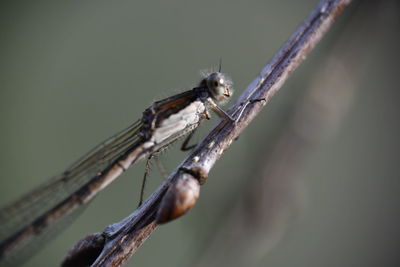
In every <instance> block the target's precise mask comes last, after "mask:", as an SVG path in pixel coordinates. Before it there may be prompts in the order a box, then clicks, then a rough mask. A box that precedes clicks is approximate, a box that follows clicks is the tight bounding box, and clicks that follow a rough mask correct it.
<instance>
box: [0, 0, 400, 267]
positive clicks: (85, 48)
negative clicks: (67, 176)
mask: <svg viewBox="0 0 400 267" xmlns="http://www.w3.org/2000/svg"><path fill="white" fill-rule="evenodd" d="M317 2H318V1H315V0H314V1H311V0H302V1H287V0H286V1H282V0H281V1H278V0H274V1H272V0H270V1H257V0H256V1H216V2H215V1H207V0H205V1H190V2H189V1H158V2H153V1H127V0H125V1H64V2H57V1H2V2H1V4H0V36H1V42H0V73H1V74H0V125H1V128H0V129H1V131H0V148H1V149H0V169H1V179H0V190H1V192H0V204H1V205H5V204H6V203H9V202H10V201H12V200H15V199H16V198H17V197H18V196H19V195H21V194H23V193H24V192H27V191H28V190H29V189H31V188H33V187H34V186H35V185H38V184H40V183H42V182H43V181H45V180H47V179H48V178H50V177H51V176H53V175H55V174H58V173H60V172H62V171H63V170H64V169H65V168H66V167H67V166H68V165H70V164H71V163H73V162H74V161H75V160H77V159H78V158H80V157H81V156H82V155H83V154H85V153H86V152H87V151H89V150H90V149H91V148H92V147H94V146H95V145H97V144H98V143H100V142H101V141H102V140H104V139H106V138H107V137H109V136H111V135H113V134H114V133H116V132H118V131H120V130H121V129H123V128H124V127H126V126H128V125H129V124H130V123H131V122H133V121H135V120H136V119H138V118H139V117H140V116H141V112H142V111H143V110H144V109H145V108H146V107H148V106H149V105H150V104H151V103H152V102H153V101H154V100H158V99H160V98H163V97H166V96H169V95H171V94H174V93H177V92H180V91H183V90H187V89H190V88H192V87H193V85H194V84H195V83H196V82H197V81H198V80H199V79H200V74H199V73H200V70H204V69H212V68H214V69H216V68H217V67H218V63H219V60H220V58H222V62H223V67H222V68H223V69H222V70H223V71H224V72H226V73H228V74H229V75H230V76H231V77H232V79H233V81H234V84H235V94H236V96H235V98H236V97H237V96H238V95H239V94H240V93H241V92H242V91H243V90H244V88H246V86H247V85H248V84H249V83H250V82H251V81H252V79H253V78H254V77H255V76H256V75H257V74H258V72H259V71H260V70H261V68H262V67H263V66H264V65H265V64H266V63H267V62H268V60H269V59H270V58H271V57H272V56H273V55H274V53H275V52H276V51H277V50H278V49H279V48H280V47H281V46H282V44H283V43H284V42H285V41H286V40H287V39H288V38H289V36H290V35H291V34H292V32H293V31H294V30H295V29H296V27H297V26H298V25H299V24H300V23H301V22H302V21H303V19H305V18H306V16H307V15H308V14H309V12H310V11H311V10H312V9H313V8H314V6H315V5H316V4H317ZM399 11H400V9H399V3H398V1H396V0H382V1H378V0H376V1H355V2H354V3H353V5H352V6H351V7H350V8H348V9H347V10H345V12H344V13H343V15H342V16H341V17H339V19H338V21H337V23H336V24H335V25H334V27H333V28H332V29H331V31H330V32H329V33H328V34H327V36H326V37H325V38H324V39H323V40H322V42H321V43H320V44H319V45H318V46H317V48H316V49H315V51H313V52H312V53H311V55H310V56H309V57H308V59H307V60H306V61H305V62H304V63H303V64H302V65H301V66H300V68H299V69H298V70H297V71H296V72H295V73H294V74H293V75H292V77H291V78H290V79H289V81H288V82H287V83H286V84H285V85H284V87H283V88H282V90H281V91H280V92H279V94H278V95H276V96H275V97H274V98H273V99H272V101H271V103H270V104H269V105H268V106H267V107H266V108H265V109H264V111H263V112H262V113H261V114H260V116H259V117H257V118H256V120H255V121H254V123H253V124H251V125H250V126H249V127H248V129H246V131H245V132H244V133H243V134H242V135H241V137H240V138H239V139H238V140H237V141H236V142H235V143H234V144H233V145H232V146H231V148H230V149H229V150H228V151H227V152H226V153H225V154H224V156H223V158H222V159H221V160H220V161H219V162H218V163H217V165H216V166H215V168H214V169H213V170H212V172H211V174H210V178H209V179H208V181H207V183H206V184H205V185H204V186H203V187H202V189H201V190H202V191H201V198H200V199H199V201H198V203H197V205H196V206H195V208H194V209H193V210H192V211H190V213H188V214H187V216H184V217H183V218H181V219H179V220H177V221H174V222H172V223H170V224H167V225H164V226H161V227H159V228H158V230H157V231H156V232H155V233H154V234H153V235H152V236H151V237H150V238H149V240H147V241H146V242H145V243H144V245H143V246H142V247H141V248H140V249H139V251H138V253H136V255H134V257H133V258H132V259H131V260H130V261H129V262H128V264H127V266H158V265H161V264H162V266H165V267H166V266H206V265H207V266H399V262H400V255H399V250H398V249H399V244H400V231H399V227H398V226H399V225H400V205H399V203H400V181H399V180H400V167H399V148H400V146H399V143H400V142H399V136H400V119H399V111H400V105H398V99H399V96H400V93H399V89H400V88H399V85H398V77H399V74H400V73H399V67H398V60H399V59H400V57H399V47H400V41H399V40H400V39H399V32H400V27H399V26H400V16H399V14H400V12H399ZM233 101H234V100H233ZM233 101H232V102H231V103H233ZM228 106H229V104H228ZM215 123H216V120H214V121H212V122H210V123H208V122H207V123H206V124H205V125H204V126H203V127H202V129H201V130H200V131H199V133H198V134H197V137H196V138H197V139H198V140H199V139H201V138H202V136H204V134H206V133H207V131H208V130H209V129H210V127H212V125H213V124H215ZM178 148H179V145H175V146H172V147H171V148H170V149H169V150H168V151H167V153H164V154H163V155H162V157H161V161H162V162H163V163H164V165H165V166H166V167H167V169H168V170H173V169H174V167H175V166H176V164H177V163H179V162H180V161H181V160H182V159H183V158H184V157H185V154H184V153H183V152H180V151H179V149H178ZM143 170H144V164H143V162H142V163H139V164H137V165H136V166H134V167H133V168H132V169H131V170H129V171H128V172H127V173H125V174H124V175H123V176H122V177H120V178H119V179H118V180H117V181H115V182H114V183H113V184H112V185H111V186H109V187H108V188H107V189H105V190H104V191H103V192H102V193H101V194H100V195H99V196H98V197H96V199H95V200H94V201H92V203H91V204H90V206H89V207H88V208H87V209H86V211H85V212H84V213H83V214H82V215H81V216H80V217H79V218H78V219H77V220H76V221H75V222H74V223H73V224H72V225H71V227H69V228H67V229H66V230H65V231H64V232H63V233H62V234H61V235H59V236H58V237H57V238H56V239H55V240H53V241H51V242H49V244H47V246H46V247H45V248H44V249H43V250H42V251H41V252H40V253H38V254H37V255H35V256H34V257H33V258H32V260H30V261H29V262H27V264H26V265H25V266H57V265H58V264H59V263H60V261H61V259H62V258H63V257H64V255H65V253H66V252H67V250H68V249H69V248H70V247H71V246H72V245H73V244H74V243H75V242H76V241H77V240H79V239H80V238H81V237H83V236H85V235H86V234H88V233H92V232H97V231H101V230H102V229H103V228H104V227H105V226H106V225H108V224H110V223H113V222H116V221H119V220H121V219H122V218H124V217H125V216H127V215H128V214H130V213H131V212H132V211H133V210H134V209H135V207H136V205H137V202H138V197H139V191H140V190H139V187H140V182H141V179H142V175H143ZM162 180H163V178H162V177H161V175H160V174H159V172H158V171H157V169H156V168H154V170H153V171H152V172H151V176H150V183H149V185H148V186H147V195H149V194H150V193H151V192H152V191H153V190H154V189H155V188H156V187H157V185H159V184H160V183H161V182H162Z"/></svg>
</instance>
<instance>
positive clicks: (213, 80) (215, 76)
mask: <svg viewBox="0 0 400 267" xmlns="http://www.w3.org/2000/svg"><path fill="white" fill-rule="evenodd" d="M205 80H206V85H207V88H208V90H210V94H211V97H212V98H213V99H214V100H216V101H217V102H221V103H223V102H225V101H227V100H228V99H229V98H230V97H231V96H232V94H233V88H232V85H233V83H232V81H231V79H229V78H228V77H226V76H225V75H224V74H223V73H221V72H213V73H211V74H210V75H208V76H207V78H205Z"/></svg>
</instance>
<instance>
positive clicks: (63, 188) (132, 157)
mask: <svg viewBox="0 0 400 267" xmlns="http://www.w3.org/2000/svg"><path fill="white" fill-rule="evenodd" d="M231 95H232V82H231V81H230V79H228V78H227V77H226V76H225V75H223V74H222V73H220V72H214V73H211V74H210V75H208V76H207V77H205V78H204V79H202V80H201V81H200V83H199V84H198V86H197V87H195V88H193V89H192V90H189V91H186V92H183V93H181V94H177V95H174V96H171V97H169V98H166V99H163V100H160V101H157V102H155V103H154V104H153V105H152V106H150V107H149V108H147V109H146V110H145V111H144V112H143V116H142V118H141V119H140V120H138V121H136V122H135V123H133V124H132V125H131V126H129V127H128V128H127V129H125V130H124V131H122V132H120V133H118V134H117V135H115V136H113V137H111V138H110V139H108V140H107V141H105V142H103V143H102V144H100V145H99V146H98V147H97V148H95V149H94V150H93V151H92V152H90V153H89V154H87V155H86V156H84V157H83V158H82V159H80V160H79V161H77V162H76V163H75V164H73V165H72V166H70V167H69V168H68V169H67V170H66V171H65V172H63V173H62V174H61V175H59V176H57V177H54V178H53V179H51V180H50V181H49V182H47V183H46V184H44V185H42V186H40V187H39V188H37V189H35V190H33V191H31V192H30V193H28V194H27V195H25V196H24V197H22V198H21V199H19V200H18V201H16V202H15V203H13V204H11V205H9V206H7V207H5V208H3V209H1V210H0V226H1V227H0V242H1V243H0V264H2V265H3V264H7V263H9V262H12V263H15V261H21V260H23V257H24V256H25V257H26V255H24V254H27V251H30V252H32V250H35V249H38V248H39V247H41V245H38V242H40V241H42V239H43V238H44V237H45V236H48V235H55V234H56V232H58V230H59V229H58V228H57V227H56V225H59V224H61V223H62V222H64V223H65V222H66V221H68V220H67V219H68V217H71V216H68V215H71V214H74V213H76V211H78V210H79V208H80V207H82V206H83V204H86V203H88V202H89V201H90V200H91V199H92V198H93V197H94V196H95V195H96V194H97V193H98V192H99V191H100V190H102V189H103V188H105V187H106V186H107V185H108V184H110V183H111V182H112V181H113V180H114V179H116V178H117V177H118V176H119V175H120V174H121V173H123V172H124V171H126V170H127V169H128V168H129V167H130V166H131V165H132V164H134V163H135V162H137V161H138V160H139V159H141V158H144V157H151V156H152V155H154V154H156V153H158V152H159V151H160V150H162V149H164V148H165V147H167V146H168V145H169V144H171V143H173V142H174V141H176V140H177V139H179V138H180V137H182V136H184V135H187V134H189V133H191V132H192V131H193V130H194V129H196V128H197V127H198V126H199V124H200V122H201V121H202V120H203V119H209V118H210V114H209V112H208V110H209V109H212V110H214V111H215V112H216V113H217V114H218V115H219V116H220V117H224V118H226V119H228V120H232V118H231V117H230V116H229V115H228V114H226V113H225V112H224V111H223V110H222V109H221V108H220V107H219V106H218V105H217V103H221V102H224V101H226V100H227V99H229V97H230V96H231ZM186 144H187V142H184V145H186ZM55 229H56V230H55ZM50 232H53V233H50Z"/></svg>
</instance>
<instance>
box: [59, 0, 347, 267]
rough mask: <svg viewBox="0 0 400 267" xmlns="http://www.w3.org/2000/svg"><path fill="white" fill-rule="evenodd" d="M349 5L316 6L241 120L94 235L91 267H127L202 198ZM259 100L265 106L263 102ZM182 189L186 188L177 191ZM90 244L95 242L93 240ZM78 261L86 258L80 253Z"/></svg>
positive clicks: (343, 0) (247, 96)
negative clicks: (217, 170) (201, 190)
mask: <svg viewBox="0 0 400 267" xmlns="http://www.w3.org/2000/svg"><path fill="white" fill-rule="evenodd" d="M349 3H350V0H323V1H321V2H320V3H319V4H318V6H317V7H316V8H315V10H314V11H313V12H312V13H311V14H310V16H309V17H308V18H307V19H306V20H305V21H304V23H303V24H302V25H301V26H300V27H299V28H298V29H297V31H296V32H295V33H294V34H293V35H292V36H291V38H290V39H289V40H288V41H287V42H286V44H285V45H284V46H283V47H282V48H281V49H280V50H279V51H278V53H277V54H276V55H275V56H274V58H273V59H272V60H271V62H270V63H269V64H267V65H266V66H265V67H264V69H263V70H262V71H261V72H260V74H259V75H258V77H256V79H255V80H254V81H253V82H252V83H251V84H250V85H249V86H248V87H247V89H246V90H245V91H244V92H243V94H242V95H241V96H240V97H239V99H238V101H237V103H236V104H235V105H234V106H233V107H232V108H231V109H230V112H229V113H230V114H233V115H237V114H240V118H239V119H238V120H237V121H236V122H232V121H228V120H223V121H221V122H220V123H219V124H218V125H217V126H216V127H215V128H214V129H213V130H212V131H211V132H210V133H209V135H208V136H207V137H206V138H205V139H204V140H203V141H202V142H201V143H200V144H199V145H198V146H197V147H196V148H195V149H194V150H193V151H192V153H191V154H190V155H189V156H188V157H187V158H186V160H185V161H184V162H183V163H182V164H181V165H180V166H178V168H177V169H176V170H175V171H174V172H173V173H172V175H171V176H170V177H169V178H168V180H167V181H166V182H164V183H163V184H162V185H161V186H160V187H159V188H158V189H157V190H156V191H155V192H154V193H153V194H152V195H151V196H150V198H149V199H148V200H146V202H145V203H144V204H143V205H142V206H141V207H139V208H138V209H137V210H136V211H134V212H133V213H132V214H131V215H130V216H129V217H127V218H125V219H124V220H123V221H121V222H119V223H115V224H112V225H109V226H108V227H107V228H106V229H105V230H104V232H103V233H102V234H96V236H97V237H100V236H102V237H105V242H104V248H103V250H102V252H101V254H100V255H99V256H98V257H97V259H96V261H95V262H94V263H93V264H92V266H118V265H121V264H123V263H124V262H126V261H127V260H128V259H129V257H130V256H131V255H132V254H133V253H134V252H135V251H136V250H137V248H138V247H139V246H140V245H141V244H142V243H143V242H144V241H145V240H146V239H147V237H148V236H149V235H150V234H151V233H152V232H153V231H154V229H155V228H156V227H157V224H158V223H160V222H167V221H169V220H171V219H174V218H176V217H178V216H180V215H182V214H184V213H185V212H186V211H187V210H188V209H190V208H191V207H192V206H193V205H194V203H195V200H196V199H197V196H198V194H197V196H196V190H197V188H198V187H199V185H200V184H203V183H204V182H205V181H206V179H207V176H208V173H209V171H210V170H211V168H212V167H213V166H214V164H215V163H216V161H217V160H218V159H219V158H220V157H221V155H222V154H223V153H224V151H225V150H226V149H228V147H229V146H230V145H231V143H232V142H233V141H234V140H235V139H236V138H237V137H238V136H239V135H240V133H241V132H242V131H243V130H244V129H245V128H246V127H247V125H248V124H249V123H250V122H251V121H252V120H253V119H254V118H255V116H256V115H257V114H258V113H259V112H260V111H261V109H262V108H263V107H264V106H265V105H266V103H268V102H269V100H270V99H271V97H272V96H273V95H274V94H275V93H276V92H277V91H278V90H279V89H280V88H281V86H282V85H283V83H284V82H285V81H286V79H287V78H288V77H289V75H290V74H291V73H292V72H293V71H294V70H295V69H296V68H297V66H298V65H299V64H300V63H301V62H302V61H303V60H304V59H305V58H306V56H307V55H308V53H309V52H310V51H311V50H312V49H313V48H314V46H315V45H316V44H317V43H318V41H319V40H320V39H321V38H322V36H323V35H324V34H325V32H326V31H327V30H328V28H329V27H330V26H331V25H332V23H333V22H334V19H335V18H336V17H337V16H338V15H339V14H340V13H341V11H342V10H343V9H344V8H345V7H346V6H347V5H348V4H349ZM261 99H263V100H264V101H259V100H261ZM182 181H184V182H182ZM178 183H180V184H181V185H182V186H180V185H179V186H177V184H178ZM182 188H183V189H182ZM165 194H167V195H166V196H164V195H165ZM175 213H176V214H175ZM90 238H91V239H95V240H96V239H97V238H93V235H91V236H90ZM100 239H101V238H100ZM84 240H86V239H84ZM86 241H87V240H86ZM84 243H86V242H84ZM88 243H90V242H88ZM79 244H82V242H80V243H79ZM78 247H79V248H78ZM80 251H82V246H75V247H74V248H73V249H72V250H71V251H70V253H69V254H68V256H67V258H66V259H65V261H64V263H63V266H71V259H75V260H76V257H77V255H78V254H79V253H80ZM79 257H84V255H82V253H81V254H80V255H79ZM75 266H76V265H75Z"/></svg>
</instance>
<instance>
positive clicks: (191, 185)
mask: <svg viewBox="0 0 400 267" xmlns="http://www.w3.org/2000/svg"><path fill="white" fill-rule="evenodd" d="M199 195H200V184H199V182H198V180H197V179H195V178H193V176H192V175H189V174H183V175H182V176H181V178H179V179H178V180H177V181H176V182H175V183H174V184H172V185H171V186H170V187H169V188H168V190H167V192H166V193H165V195H164V197H163V199H162V201H161V205H160V208H159V210H158V212H157V218H156V220H157V223H160V224H161V223H167V222H169V221H172V220H174V219H176V218H178V217H180V216H182V215H183V214H185V213H186V212H187V211H188V210H190V209H191V208H192V207H193V206H194V204H195V203H196V201H197V199H198V198H199Z"/></svg>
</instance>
